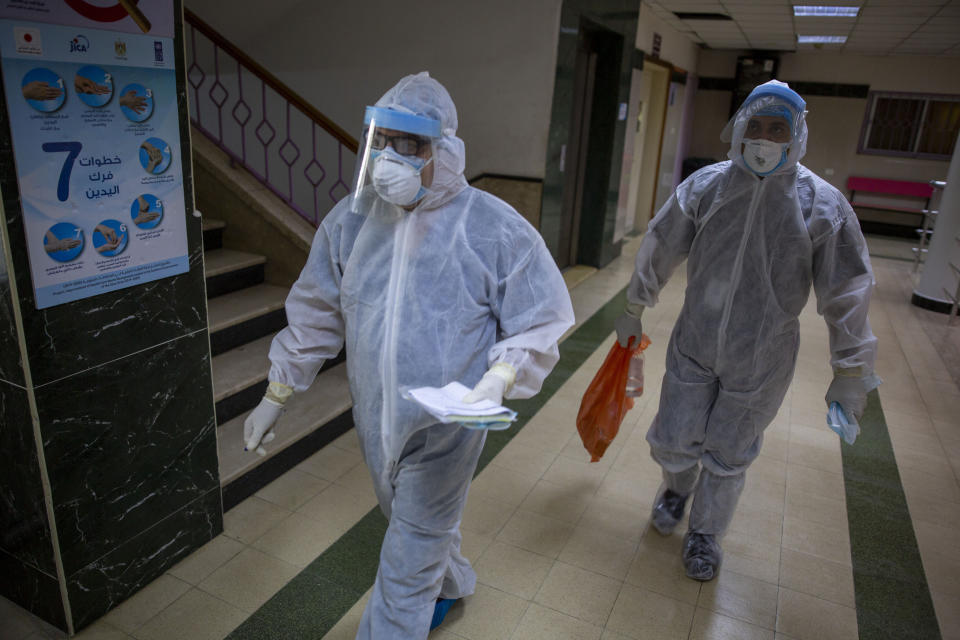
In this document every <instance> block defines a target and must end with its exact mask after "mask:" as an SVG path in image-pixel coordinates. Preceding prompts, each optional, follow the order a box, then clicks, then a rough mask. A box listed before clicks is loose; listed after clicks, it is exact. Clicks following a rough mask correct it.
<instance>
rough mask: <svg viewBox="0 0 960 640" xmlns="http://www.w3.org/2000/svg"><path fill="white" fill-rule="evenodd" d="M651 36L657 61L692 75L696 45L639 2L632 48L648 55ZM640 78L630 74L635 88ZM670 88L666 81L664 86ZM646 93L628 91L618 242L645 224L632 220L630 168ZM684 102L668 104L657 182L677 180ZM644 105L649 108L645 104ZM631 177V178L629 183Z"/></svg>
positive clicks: (638, 154) (637, 154) (638, 153)
mask: <svg viewBox="0 0 960 640" xmlns="http://www.w3.org/2000/svg"><path fill="white" fill-rule="evenodd" d="M654 33H657V34H659V35H660V60H662V61H663V62H666V63H669V64H670V65H672V66H674V67H676V68H678V69H682V70H684V71H687V72H689V73H690V74H693V73H694V72H696V70H697V52H698V47H697V45H696V44H694V43H693V42H692V41H691V40H690V39H689V38H687V37H686V36H685V35H683V34H682V33H680V32H678V31H675V30H674V29H673V27H671V26H670V25H668V24H667V23H665V22H664V21H662V20H661V19H660V18H659V17H657V15H656V14H655V13H653V11H652V10H651V9H650V6H649V5H648V4H647V3H645V2H644V3H641V5H640V16H639V20H638V23H637V37H636V40H635V41H634V46H635V47H636V48H637V49H640V50H641V51H643V52H644V53H646V54H648V55H649V54H650V53H651V52H652V50H653V34H654ZM644 75H647V76H649V74H641V73H637V72H634V74H633V78H634V80H633V84H634V85H636V84H638V83H641V82H643V77H644ZM670 86H671V85H670V84H669V82H668V87H670ZM649 90H650V88H649V87H637V86H631V88H630V105H629V116H628V122H629V123H630V124H629V126H628V127H627V139H626V140H625V141H624V142H625V144H624V151H623V161H622V164H621V173H620V176H621V179H620V196H619V200H618V205H617V231H616V233H615V234H614V239H615V240H619V239H620V238H622V237H623V235H624V234H625V233H629V232H630V231H634V230H637V229H638V228H639V227H642V226H643V225H645V224H646V218H644V220H643V221H641V222H640V224H635V221H634V213H635V211H636V201H637V189H638V179H637V177H636V176H634V173H635V172H636V167H634V166H633V163H634V162H640V161H641V160H642V155H643V150H642V149H637V148H635V146H634V143H635V142H636V141H635V140H634V138H635V137H636V132H635V130H636V117H637V101H638V100H640V99H641V96H644V97H643V98H642V99H643V100H644V102H648V97H647V96H648V95H649ZM683 95H684V87H679V88H678V89H677V90H676V95H675V97H676V96H680V97H681V98H682V97H683ZM684 102H685V101H684V100H683V99H675V100H673V101H672V102H669V103H668V104H667V110H666V114H665V120H666V122H667V125H666V126H667V127H669V128H672V129H673V131H672V132H671V131H670V129H668V130H667V131H664V136H663V147H662V149H661V156H662V161H661V163H660V174H661V179H664V178H663V174H665V173H666V174H668V175H667V176H666V178H665V179H666V181H667V182H668V183H670V184H674V183H676V182H677V181H678V179H679V174H678V173H676V171H675V167H676V163H675V162H674V159H675V158H676V157H677V156H685V155H686V149H685V147H686V145H687V143H688V137H687V136H684V135H681V133H682V132H683V130H684V128H685V126H686V124H687V123H686V122H685V121H684V118H685V117H687V118H690V117H692V112H691V111H690V110H685V109H684ZM647 106H648V107H649V105H647ZM649 135H652V136H656V137H657V138H659V137H660V130H659V129H658V130H657V131H651V132H649ZM642 141H643V137H641V138H640V142H641V143H642ZM649 164H651V165H652V166H649V167H647V166H642V167H641V168H640V171H656V162H652V163H649ZM631 177H633V179H632V180H631ZM671 177H672V179H671Z"/></svg>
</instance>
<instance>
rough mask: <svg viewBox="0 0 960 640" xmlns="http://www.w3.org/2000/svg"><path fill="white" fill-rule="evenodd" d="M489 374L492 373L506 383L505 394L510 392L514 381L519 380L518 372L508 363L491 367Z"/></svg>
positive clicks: (500, 363)
mask: <svg viewBox="0 0 960 640" xmlns="http://www.w3.org/2000/svg"><path fill="white" fill-rule="evenodd" d="M487 373H492V374H493V375H495V376H497V377H498V378H500V379H501V380H503V381H504V382H505V383H506V385H505V386H504V388H503V392H504V393H506V392H507V391H509V390H510V387H512V386H513V381H514V380H516V379H517V370H516V369H514V368H513V366H511V365H509V364H507V363H506V362H498V363H497V364H495V365H493V366H492V367H490V370H489V371H487Z"/></svg>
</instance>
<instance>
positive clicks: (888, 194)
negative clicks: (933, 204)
mask: <svg viewBox="0 0 960 640" xmlns="http://www.w3.org/2000/svg"><path fill="white" fill-rule="evenodd" d="M847 189H849V190H850V204H852V205H853V206H854V208H857V207H863V208H869V209H879V210H882V211H899V212H902V213H916V214H920V215H923V211H924V209H926V208H927V207H928V206H929V204H930V196H931V195H932V194H933V187H931V186H930V184H929V183H928V182H910V181H908V180H887V179H884V178H863V177H859V176H850V177H849V178H847ZM857 193H860V194H861V195H860V197H859V198H858V197H857ZM864 195H866V197H864Z"/></svg>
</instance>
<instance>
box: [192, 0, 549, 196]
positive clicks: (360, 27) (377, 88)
mask: <svg viewBox="0 0 960 640" xmlns="http://www.w3.org/2000/svg"><path fill="white" fill-rule="evenodd" d="M266 4H269V11H265V10H264V5H265V3H264V2H262V1H260V0H233V2H230V3H229V9H228V10H224V7H225V6H227V5H225V3H223V2H221V1H219V0H187V2H186V6H187V8H188V9H190V10H191V11H193V12H195V13H196V14H197V15H198V16H200V18H201V19H203V20H204V21H206V22H207V23H209V24H210V25H212V26H213V27H214V28H215V29H216V30H218V31H219V32H220V33H221V34H222V35H223V36H224V37H226V38H227V39H228V40H230V41H232V42H233V43H234V44H236V45H238V46H239V47H240V48H241V49H242V50H243V51H244V52H246V53H247V55H249V56H250V57H252V58H253V59H254V60H256V61H257V62H258V63H260V64H261V65H263V66H264V67H265V68H266V69H267V70H269V71H270V72H271V73H273V74H274V75H275V76H277V77H278V78H279V79H280V80H281V81H282V82H284V83H286V84H287V85H289V86H290V87H291V88H292V89H293V90H294V91H296V92H297V93H299V94H300V95H301V96H303V97H304V98H305V99H306V100H307V101H308V102H310V103H311V104H313V105H314V106H315V107H317V109H319V110H320V111H321V112H322V113H324V114H325V115H326V116H327V117H329V118H330V119H331V120H333V121H334V122H336V123H337V124H338V125H340V126H341V127H343V128H344V129H346V130H347V131H348V132H351V133H353V134H354V135H357V134H358V133H359V129H360V126H361V124H362V119H363V108H364V106H366V105H368V104H373V103H374V102H375V101H376V100H377V99H378V98H379V97H380V96H381V95H383V93H384V92H386V90H387V89H389V88H390V87H391V86H393V85H394V84H395V83H396V81H397V80H399V79H400V78H401V77H402V76H404V75H406V74H409V73H416V72H418V71H429V72H430V75H431V76H433V77H435V78H436V79H437V80H439V81H440V82H441V83H442V84H443V85H444V86H445V87H446V88H447V90H448V91H449V92H450V95H451V96H452V97H453V100H454V102H455V103H456V105H457V110H458V115H459V120H460V129H459V135H460V136H461V137H462V138H463V139H464V141H465V143H466V147H467V170H466V175H467V177H468V178H471V177H474V176H476V175H479V174H481V173H500V174H507V175H517V176H525V177H535V178H542V177H543V175H544V164H545V161H546V147H547V133H548V129H549V126H550V108H551V104H552V100H553V79H554V75H555V71H556V55H557V38H558V34H559V25H560V8H561V4H562V0H523V1H522V2H518V1H517V0H488V1H486V2H482V3H481V2H470V3H467V2H444V1H443V0H420V1H419V2H416V3H400V2H391V1H389V0H366V1H365V2H362V3H349V2H313V1H305V0H271V1H270V2H269V3H266Z"/></svg>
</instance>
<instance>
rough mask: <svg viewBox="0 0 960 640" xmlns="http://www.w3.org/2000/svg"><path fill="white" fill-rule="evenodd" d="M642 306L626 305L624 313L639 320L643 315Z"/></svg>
mask: <svg viewBox="0 0 960 640" xmlns="http://www.w3.org/2000/svg"><path fill="white" fill-rule="evenodd" d="M644 308H645V307H644V306H643V305H642V304H632V303H630V304H627V308H626V312H627V313H628V314H629V315H631V316H633V317H634V318H639V317H640V316H642V315H643V310H644Z"/></svg>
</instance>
